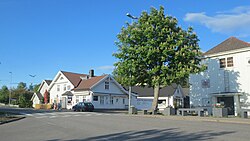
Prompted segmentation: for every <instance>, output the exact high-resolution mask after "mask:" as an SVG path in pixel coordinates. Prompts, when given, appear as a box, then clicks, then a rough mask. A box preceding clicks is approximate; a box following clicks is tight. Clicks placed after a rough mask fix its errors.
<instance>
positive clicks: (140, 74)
mask: <svg viewBox="0 0 250 141" xmlns="http://www.w3.org/2000/svg"><path fill="white" fill-rule="evenodd" d="M117 38H118V40H119V41H117V42H116V45H117V46H118V51H117V52H116V53H114V54H113V55H114V56H115V57H116V58H117V59H118V62H117V63H115V64H114V65H115V67H116V69H115V71H114V74H115V75H116V76H117V77H118V78H119V80H120V82H121V83H122V84H123V85H127V86H128V85H142V86H144V85H145V84H146V85H148V86H149V87H153V88H154V101H153V105H152V109H156V108H157V101H158V97H159V88H160V87H161V86H166V85H170V84H172V83H178V84H179V83H181V82H182V81H183V80H186V79H187V78H188V77H189V74H190V73H196V72H199V71H201V70H202V67H201V66H200V65H199V63H200V58H201V52H200V48H199V45H198V41H199V40H198V37H197V35H196V34H195V33H194V32H193V29H192V28H191V27H189V28H188V29H187V30H184V29H182V28H181V27H180V26H178V21H177V19H176V18H173V17H171V16H169V15H165V13H164V8H163V7H162V6H161V7H160V9H159V10H157V9H155V8H151V11H150V13H147V12H142V14H141V15H140V17H139V18H138V20H137V21H136V22H133V23H131V24H129V23H126V26H125V27H122V29H121V32H120V33H119V34H118V35H117Z"/></svg>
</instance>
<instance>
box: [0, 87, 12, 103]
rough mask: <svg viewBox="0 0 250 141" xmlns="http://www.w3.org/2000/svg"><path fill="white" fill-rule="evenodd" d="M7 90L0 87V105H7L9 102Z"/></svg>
mask: <svg viewBox="0 0 250 141" xmlns="http://www.w3.org/2000/svg"><path fill="white" fill-rule="evenodd" d="M9 93H10V92H9V89H8V87H7V86H2V88H1V89H0V103H5V104H6V103H8V102H9Z"/></svg>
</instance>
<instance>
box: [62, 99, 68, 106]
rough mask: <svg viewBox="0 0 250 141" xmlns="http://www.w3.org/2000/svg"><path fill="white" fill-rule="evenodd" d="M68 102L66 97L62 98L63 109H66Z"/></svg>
mask: <svg viewBox="0 0 250 141" xmlns="http://www.w3.org/2000/svg"><path fill="white" fill-rule="evenodd" d="M66 102H67V101H66V97H62V108H63V109H65V108H66V105H67V103H66Z"/></svg>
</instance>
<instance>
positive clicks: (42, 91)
mask: <svg viewBox="0 0 250 141" xmlns="http://www.w3.org/2000/svg"><path fill="white" fill-rule="evenodd" d="M48 87H49V86H48V85H47V83H45V82H43V85H42V87H41V89H40V91H39V92H40V93H41V94H42V96H43V97H44V93H45V92H46V90H47V91H48Z"/></svg>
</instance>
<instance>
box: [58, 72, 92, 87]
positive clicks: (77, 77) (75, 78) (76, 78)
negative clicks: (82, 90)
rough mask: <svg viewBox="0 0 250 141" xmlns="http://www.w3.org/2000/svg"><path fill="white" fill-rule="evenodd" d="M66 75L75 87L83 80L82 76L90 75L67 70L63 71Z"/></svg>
mask: <svg viewBox="0 0 250 141" xmlns="http://www.w3.org/2000/svg"><path fill="white" fill-rule="evenodd" d="M61 72H62V73H63V75H64V76H65V77H67V79H68V80H69V81H70V82H71V83H72V84H73V85H74V87H77V86H78V85H79V83H80V82H81V80H82V79H81V77H84V76H88V75H87V74H79V73H73V72H66V71H61Z"/></svg>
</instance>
